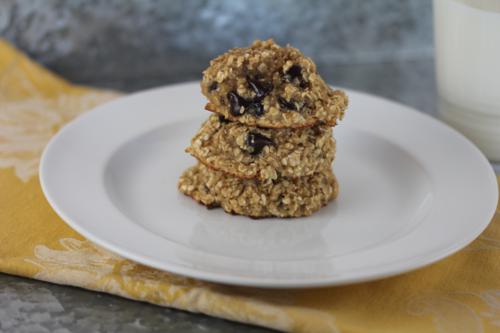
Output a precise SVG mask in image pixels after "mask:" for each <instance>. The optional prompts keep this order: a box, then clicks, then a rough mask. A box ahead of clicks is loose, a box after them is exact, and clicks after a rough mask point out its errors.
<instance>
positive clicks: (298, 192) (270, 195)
mask: <svg viewBox="0 0 500 333" xmlns="http://www.w3.org/2000/svg"><path fill="white" fill-rule="evenodd" d="M178 187H179V190H180V191H181V192H182V193H184V194H185V195H188V196H190V197H192V198H193V199H195V200H196V201H198V202H200V203H202V204H204V205H205V206H207V207H209V208H215V207H222V208H223V209H224V210H225V211H226V212H228V213H233V214H239V215H246V216H250V217H254V218H262V217H271V216H275V217H299V216H308V215H311V214H312V213H314V212H315V211H317V210H319V209H320V208H321V207H323V206H325V205H326V204H327V203H328V202H329V201H330V200H332V199H334V198H335V197H336V196H337V193H338V184H337V181H336V179H335V176H334V175H333V172H332V170H331V169H330V168H328V169H325V170H323V171H321V172H318V173H315V174H314V175H311V176H306V177H301V178H295V179H289V178H280V179H278V180H276V181H265V182H261V181H259V180H256V179H240V178H237V177H233V176H230V175H227V174H225V173H223V172H221V171H216V170H212V169H210V168H208V167H207V166H205V165H204V164H201V163H198V164H197V165H195V166H193V167H191V168H189V169H187V170H186V171H184V173H183V174H182V176H181V177H180V179H179V184H178Z"/></svg>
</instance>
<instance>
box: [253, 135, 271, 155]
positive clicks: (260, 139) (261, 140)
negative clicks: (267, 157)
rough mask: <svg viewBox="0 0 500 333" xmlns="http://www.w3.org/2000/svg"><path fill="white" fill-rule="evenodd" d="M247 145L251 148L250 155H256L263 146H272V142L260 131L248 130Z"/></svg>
mask: <svg viewBox="0 0 500 333" xmlns="http://www.w3.org/2000/svg"><path fill="white" fill-rule="evenodd" d="M247 145H248V146H249V147H250V148H252V152H251V154H252V155H258V154H260V152H261V151H262V149H264V147H265V146H272V145H274V142H273V141H272V140H271V139H269V138H268V137H267V136H264V135H262V134H260V133H257V132H249V133H248V135H247Z"/></svg>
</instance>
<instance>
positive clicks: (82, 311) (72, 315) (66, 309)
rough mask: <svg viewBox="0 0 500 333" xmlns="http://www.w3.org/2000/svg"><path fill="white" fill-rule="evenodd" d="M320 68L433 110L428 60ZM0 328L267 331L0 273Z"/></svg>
mask: <svg viewBox="0 0 500 333" xmlns="http://www.w3.org/2000/svg"><path fill="white" fill-rule="evenodd" d="M320 72H321V73H322V74H323V76H324V77H325V78H326V79H327V80H328V81H330V82H335V84H336V85H338V86H343V87H347V88H352V89H357V90H362V91H367V92H370V93H373V94H377V95H381V96H384V97H387V98H390V99H393V100H397V101H400V102H402V103H405V104H408V105H411V106H413V107H415V108H417V109H419V110H421V111H424V112H426V113H430V114H435V101H436V93H435V83H434V70H433V62H432V60H423V61H422V60H420V61H407V62H397V63H395V62H393V63H383V64H365V65H363V64H358V65H343V66H336V67H331V68H330V67H327V66H326V67H325V66H322V67H321V68H320ZM153 83H154V82H153ZM153 83H151V84H153ZM0 331H1V332H9V333H10V332H26V333H28V332H33V333H44V332H54V333H64V332H109V333H114V332H116V333H127V332H204V333H206V332H213V333H215V332H248V333H250V332H255V333H257V332H271V331H270V330H267V329H262V328H257V327H252V326H247V325H242V324H237V323H232V322H228V321H225V320H221V319H216V318H210V317H207V316H204V315H199V314H191V313H187V312H183V311H177V310H171V309H166V308H161V307H158V306H153V305H149V304H145V303H140V302H134V301H130V300H126V299H122V298H118V297H114V296H109V295H105V294H98V293H94V292H90V291H85V290H82V289H77V288H72V287H64V286H57V285H51V284H48V283H44V282H38V281H32V280H27V279H23V278H18V277H13V276H7V275H2V274H0Z"/></svg>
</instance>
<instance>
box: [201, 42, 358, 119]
mask: <svg viewBox="0 0 500 333" xmlns="http://www.w3.org/2000/svg"><path fill="white" fill-rule="evenodd" d="M201 90H202V93H203V94H204V95H205V96H206V97H207V98H208V100H209V103H208V104H207V106H206V109H207V110H209V111H213V112H216V113H219V114H221V115H223V116H224V117H225V118H226V119H228V120H230V121H237V122H239V123H242V124H245V125H249V126H258V127H266V128H301V127H310V126H314V125H317V124H324V125H328V126H334V125H335V124H336V123H337V120H339V119H342V117H343V115H344V111H345V109H346V108H347V103H348V101H347V96H346V95H345V93H344V92H342V91H340V90H332V89H331V88H330V87H329V86H328V85H327V84H326V83H325V81H323V79H322V78H321V77H320V76H319V74H318V72H317V70H316V65H315V64H314V63H313V62H312V60H311V59H309V58H306V57H305V56H304V55H303V54H302V53H301V52H300V51H299V50H297V49H295V48H293V47H290V46H286V47H280V46H279V45H277V44H275V43H274V41H272V40H267V41H255V42H254V43H253V44H252V45H251V46H250V47H246V48H235V49H232V50H229V51H228V52H227V53H224V54H223V55H221V56H219V57H217V58H216V59H214V60H212V61H211V62H210V66H209V67H208V68H207V69H206V70H205V71H204V72H203V80H202V82H201Z"/></svg>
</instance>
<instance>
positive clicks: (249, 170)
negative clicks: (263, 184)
mask: <svg viewBox="0 0 500 333" xmlns="http://www.w3.org/2000/svg"><path fill="white" fill-rule="evenodd" d="M186 151H187V152H189V153H190V154H192V155H193V156H194V157H196V158H197V159H198V160H199V161H200V162H202V163H204V164H206V165H208V166H210V167H211V168H212V169H216V170H220V171H224V172H226V173H229V174H232V175H234V176H237V177H240V178H259V179H261V180H267V179H271V180H273V179H277V178H278V177H289V178H297V177H303V176H309V175H312V174H313V173H316V172H319V171H320V170H324V169H327V168H330V164H331V163H332V161H333V158H334V155H335V141H334V139H333V137H332V129H331V128H330V127H327V126H315V127H310V128H303V129H287V128H284V129H263V128H256V127H248V126H245V125H242V124H240V123H237V122H228V121H226V120H224V118H222V117H220V116H217V115H211V116H210V117H209V118H208V120H207V121H206V122H205V123H204V124H203V126H202V127H201V129H200V130H199V131H198V133H197V134H196V135H195V136H194V137H193V139H192V141H191V146H190V147H188V148H187V149H186Z"/></svg>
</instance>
